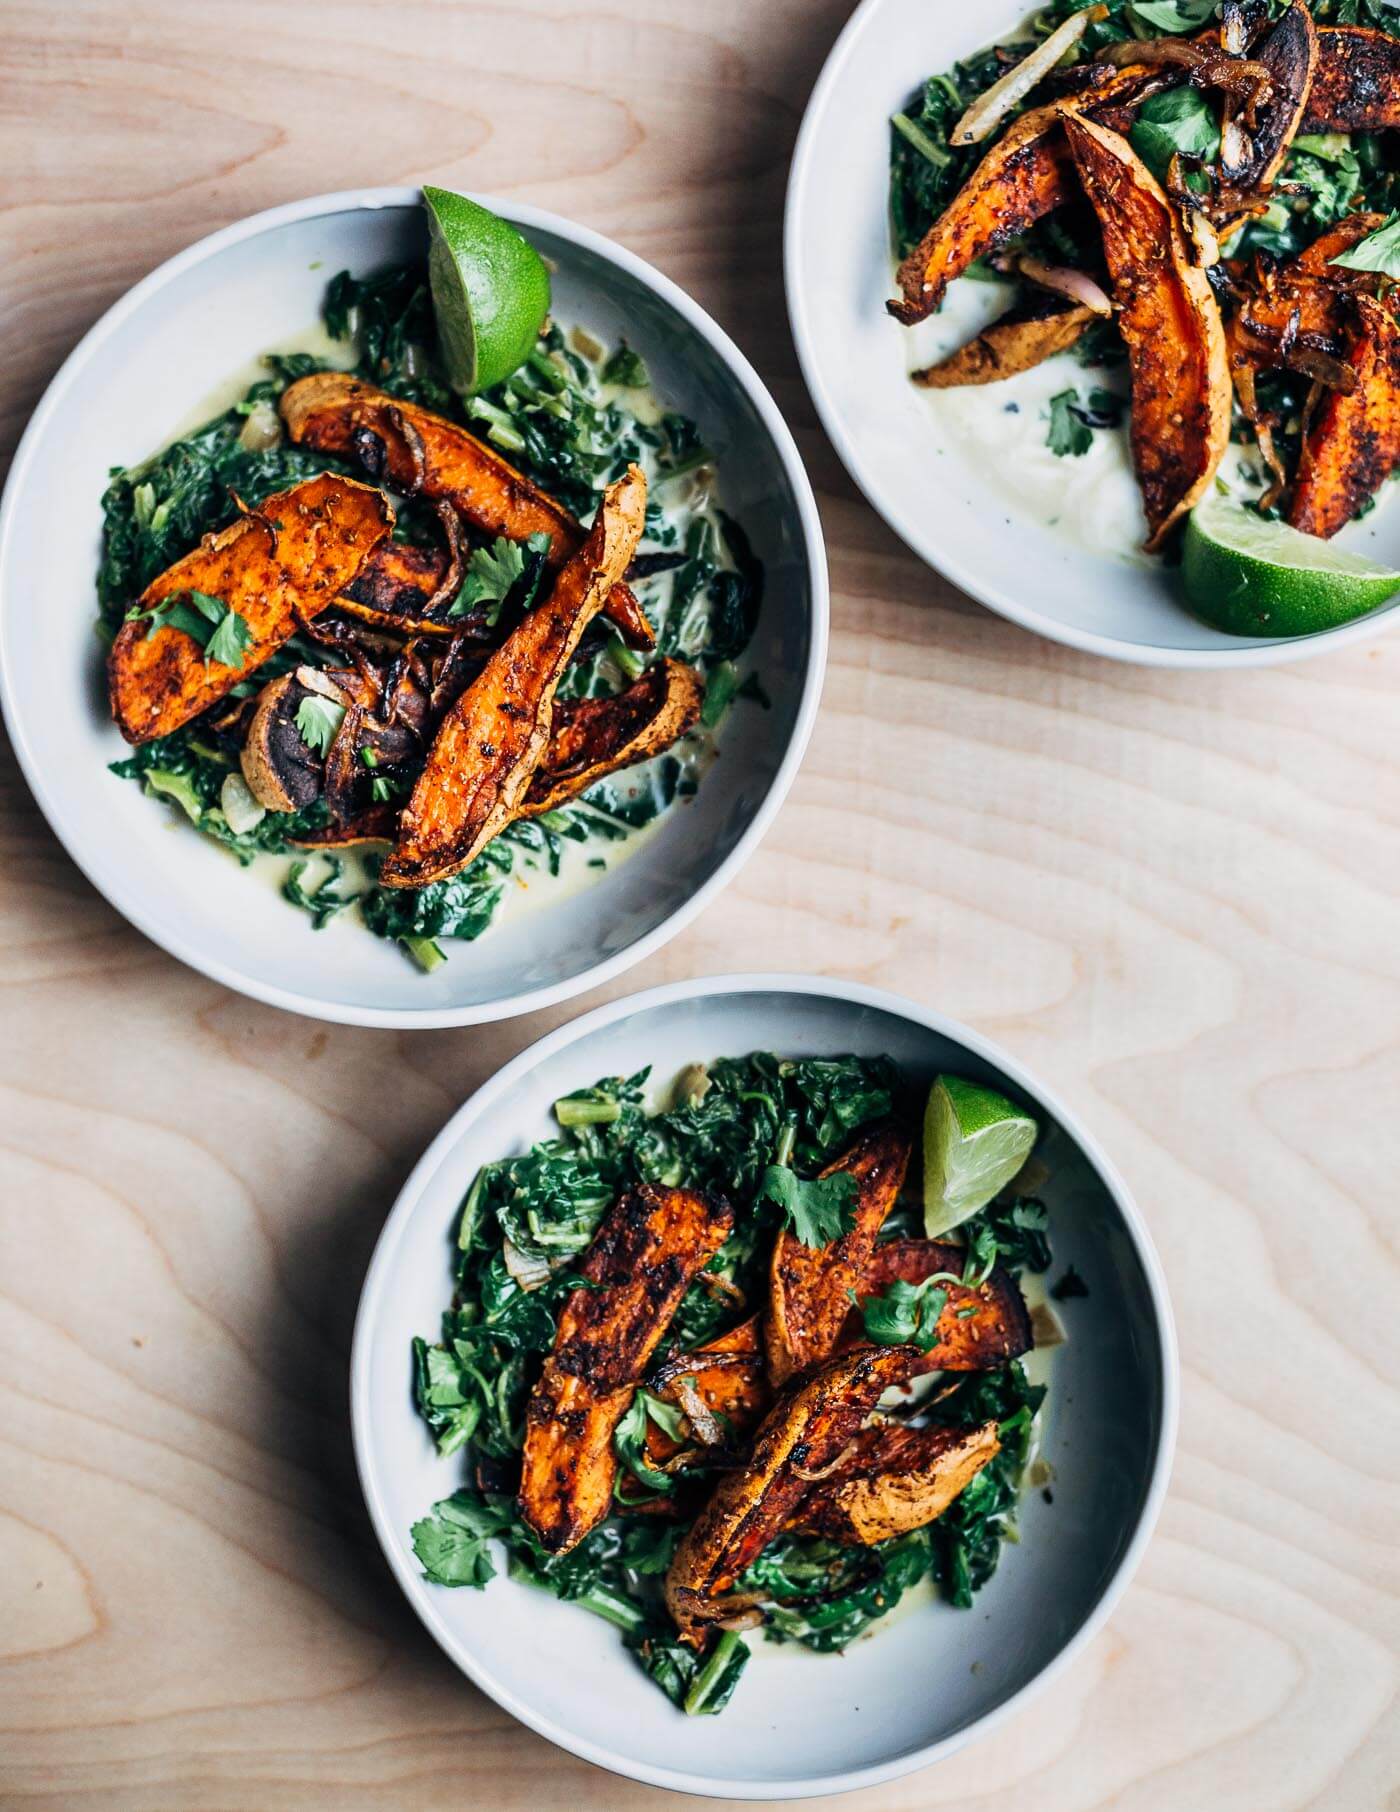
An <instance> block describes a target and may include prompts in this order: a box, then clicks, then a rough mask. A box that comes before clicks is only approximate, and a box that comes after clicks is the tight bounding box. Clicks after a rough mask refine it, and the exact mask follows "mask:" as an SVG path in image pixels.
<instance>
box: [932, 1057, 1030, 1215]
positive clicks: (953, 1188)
mask: <svg viewBox="0 0 1400 1812" xmlns="http://www.w3.org/2000/svg"><path fill="white" fill-rule="evenodd" d="M1037 1130H1038V1129H1037V1127H1036V1123H1035V1121H1034V1120H1032V1119H1031V1118H1030V1116H1029V1115H1028V1114H1025V1113H1023V1112H1022V1110H1021V1109H1020V1108H1019V1107H1017V1106H1016V1105H1015V1103H1014V1102H1011V1101H1008V1100H1007V1099H1006V1097H1005V1095H999V1094H997V1093H996V1091H995V1090H994V1089H989V1088H983V1087H982V1086H981V1085H980V1084H979V1083H976V1082H968V1081H965V1080H964V1079H963V1078H962V1077H961V1076H938V1077H935V1079H934V1084H933V1087H932V1088H931V1089H930V1090H929V1097H928V1106H927V1108H926V1109H925V1110H924V1231H925V1233H926V1234H927V1235H928V1237H929V1238H930V1239H937V1238H938V1237H939V1236H940V1235H942V1234H944V1233H948V1232H951V1231H952V1229H953V1228H954V1227H956V1226H958V1225H959V1224H960V1223H961V1222H963V1221H965V1220H966V1219H967V1218H968V1216H969V1215H973V1214H976V1213H977V1211H978V1210H979V1209H980V1208H985V1207H986V1206H987V1203H988V1202H990V1201H991V1200H992V1199H993V1198H994V1197H995V1196H997V1195H999V1194H1000V1193H1001V1191H1002V1190H1003V1189H1005V1187H1006V1185H1007V1184H1008V1183H1009V1182H1010V1181H1011V1179H1012V1178H1013V1177H1014V1176H1015V1175H1016V1173H1017V1172H1018V1171H1019V1170H1020V1169H1021V1167H1022V1166H1023V1165H1024V1163H1025V1161H1026V1159H1027V1158H1028V1157H1029V1156H1030V1154H1031V1148H1032V1146H1033V1145H1034V1144H1035V1141H1036V1134H1037Z"/></svg>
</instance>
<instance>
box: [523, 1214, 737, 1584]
mask: <svg viewBox="0 0 1400 1812" xmlns="http://www.w3.org/2000/svg"><path fill="white" fill-rule="evenodd" d="M733 1224H734V1215H733V1211H732V1210H731V1208H730V1207H729V1204H728V1203H727V1202H724V1201H722V1200H719V1199H714V1198H710V1197H707V1196H703V1195H698V1194H697V1193H696V1192H695V1191H694V1190H690V1189H671V1188H665V1187H662V1186H660V1185H658V1184H653V1183H643V1184H640V1185H639V1186H638V1187H637V1188H636V1189H632V1190H629V1191H628V1192H627V1193H626V1194H625V1195H624V1196H622V1197H621V1199H620V1200H619V1201H618V1203H617V1204H616V1206H615V1207H614V1208H612V1209H611V1210H610V1211H609V1212H608V1213H607V1214H606V1215H605V1216H604V1217H603V1222H602V1225H601V1226H600V1227H599V1228H598V1231H597V1233H596V1234H595V1235H594V1237H593V1243H592V1244H591V1245H590V1246H589V1248H588V1251H587V1252H586V1253H585V1255H584V1258H583V1261H582V1263H581V1264H580V1265H579V1274H580V1276H581V1277H583V1278H584V1279H585V1280H586V1285H587V1287H584V1286H580V1288H578V1289H577V1290H575V1291H573V1293H572V1294H571V1295H570V1296H569V1297H568V1298H567V1300H566V1301H565V1303H564V1306H563V1308H562V1309H561V1311H560V1314H559V1328H558V1332H557V1334H556V1335H555V1340H554V1350H553V1352H552V1353H551V1354H550V1356H549V1358H548V1359H547V1360H546V1361H545V1366H544V1371H543V1372H542V1373H541V1375H540V1380H539V1382H538V1384H536V1386H535V1389H534V1392H533V1394H532V1395H531V1398H530V1403H529V1407H528V1409H527V1411H526V1416H525V1451H524V1455H523V1459H522V1463H521V1476H520V1499H519V1501H520V1513H521V1515H522V1516H523V1517H524V1519H525V1521H526V1522H527V1523H528V1524H529V1525H530V1527H531V1528H532V1529H533V1530H534V1532H535V1534H536V1535H537V1536H538V1537H539V1539H540V1541H541V1542H542V1543H543V1544H544V1546H545V1547H546V1548H548V1549H549V1550H550V1551H551V1553H556V1554H562V1553H564V1552H566V1551H567V1550H568V1549H569V1548H572V1547H573V1546H574V1545H575V1544H576V1543H577V1542H580V1541H582V1539H583V1537H584V1536H585V1535H587V1534H588V1532H589V1530H590V1529H593V1528H595V1527H596V1526H597V1524H598V1523H600V1522H601V1521H602V1520H603V1518H604V1517H605V1516H606V1515H607V1514H608V1509H609V1506H610V1505H611V1503H612V1489H613V1479H614V1477H615V1476H616V1472H617V1461H616V1458H615V1456H614V1454H613V1446H612V1437H613V1431H614V1430H615V1429H616V1427H617V1425H618V1422H619V1421H620V1420H621V1419H622V1417H623V1415H624V1414H625V1413H626V1411H627V1407H628V1405H629V1404H630V1402H631V1401H632V1396H633V1393H634V1392H635V1390H636V1387H637V1385H638V1384H639V1383H640V1382H641V1379H642V1377H643V1375H644V1373H645V1371H646V1368H647V1362H648V1361H649V1360H650V1358H651V1356H652V1354H653V1353H654V1352H655V1350H656V1346H657V1343H658V1341H659V1340H660V1339H661V1337H662V1335H663V1334H664V1333H665V1332H666V1328H667V1326H668V1325H669V1323H670V1320H671V1317H672V1316H673V1315H674V1314H675V1312H676V1309H677V1307H678V1306H679V1304H680V1300H681V1297H682V1296H684V1294H685V1292H686V1290H687V1289H688V1288H689V1286H690V1282H691V1279H692V1278H693V1277H694V1276H695V1274H696V1273H697V1272H698V1271H700V1270H702V1269H703V1268H704V1267H705V1265H707V1264H708V1263H709V1261H710V1259H711V1258H713V1257H714V1255H715V1253H716V1252H717V1251H718V1250H719V1248H720V1246H721V1245H723V1243H724V1241H725V1239H726V1238H727V1237H728V1234H729V1231H730V1228H731V1227H732V1226H733Z"/></svg>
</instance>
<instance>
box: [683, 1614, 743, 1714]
mask: <svg viewBox="0 0 1400 1812" xmlns="http://www.w3.org/2000/svg"><path fill="white" fill-rule="evenodd" d="M741 1646H742V1644H741V1643H740V1641H739V1637H738V1635H737V1633H736V1632H735V1631H734V1630H721V1631H720V1638H719V1641H718V1642H716V1644H715V1646H714V1648H713V1650H712V1651H711V1653H710V1655H709V1657H708V1659H707V1660H706V1662H705V1665H704V1666H703V1667H702V1668H701V1669H700V1672H699V1673H698V1674H696V1676H695V1680H694V1683H693V1684H692V1686H691V1688H690V1691H689V1692H688V1693H687V1694H686V1695H685V1705H684V1707H683V1709H684V1711H685V1715H686V1716H687V1717H688V1718H693V1717H697V1716H698V1715H699V1714H700V1713H701V1712H702V1711H703V1710H704V1709H705V1705H706V1702H707V1701H708V1699H709V1697H710V1695H711V1693H713V1692H714V1690H715V1688H716V1687H717V1686H718V1685H719V1683H720V1680H721V1679H722V1678H723V1677H724V1671H725V1669H726V1668H727V1667H728V1666H729V1663H730V1661H731V1660H732V1659H733V1657H734V1651H735V1649H736V1648H739V1647H741Z"/></svg>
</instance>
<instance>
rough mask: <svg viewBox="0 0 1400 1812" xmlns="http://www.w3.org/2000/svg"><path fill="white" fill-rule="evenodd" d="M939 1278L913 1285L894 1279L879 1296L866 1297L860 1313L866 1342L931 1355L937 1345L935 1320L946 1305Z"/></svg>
mask: <svg viewBox="0 0 1400 1812" xmlns="http://www.w3.org/2000/svg"><path fill="white" fill-rule="evenodd" d="M940 1276H941V1273H940V1274H939V1275H936V1276H933V1277H926V1278H925V1279H924V1281H923V1282H922V1283H917V1284H911V1283H906V1282H905V1280H904V1279H903V1278H902V1277H897V1278H896V1279H895V1281H894V1282H893V1283H892V1284H891V1285H890V1287H889V1289H888V1290H886V1291H885V1292H884V1294H883V1295H882V1296H868V1297H867V1298H866V1300H865V1301H864V1302H863V1303H862V1304H861V1308H860V1312H861V1319H862V1320H863V1321H864V1323H865V1331H866V1334H867V1335H868V1336H869V1338H870V1339H871V1340H873V1341H874V1342H875V1344H876V1345H877V1346H917V1347H918V1348H919V1350H920V1351H921V1352H924V1353H927V1352H931V1351H932V1350H933V1348H934V1347H935V1346H936V1345H937V1344H938V1317H939V1316H940V1315H941V1314H942V1313H943V1310H944V1308H945V1307H946V1306H947V1302H948V1292H947V1290H946V1289H944V1288H943V1285H942V1283H941V1282H940Z"/></svg>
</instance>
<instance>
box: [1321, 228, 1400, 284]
mask: <svg viewBox="0 0 1400 1812" xmlns="http://www.w3.org/2000/svg"><path fill="white" fill-rule="evenodd" d="M1331 262H1332V263H1333V264H1337V265H1340V266H1341V268H1342V269H1343V270H1346V271H1379V272H1380V273H1381V275H1382V276H1385V277H1400V214H1391V215H1389V216H1388V217H1387V219H1386V220H1385V221H1384V222H1383V223H1382V225H1380V226H1378V227H1377V228H1376V230H1375V232H1374V233H1368V234H1367V235H1366V237H1365V238H1364V239H1358V240H1357V242H1356V244H1355V245H1353V246H1351V247H1349V248H1348V249H1347V250H1346V251H1345V252H1338V254H1337V256H1336V257H1335V258H1333V259H1332V260H1331Z"/></svg>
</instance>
